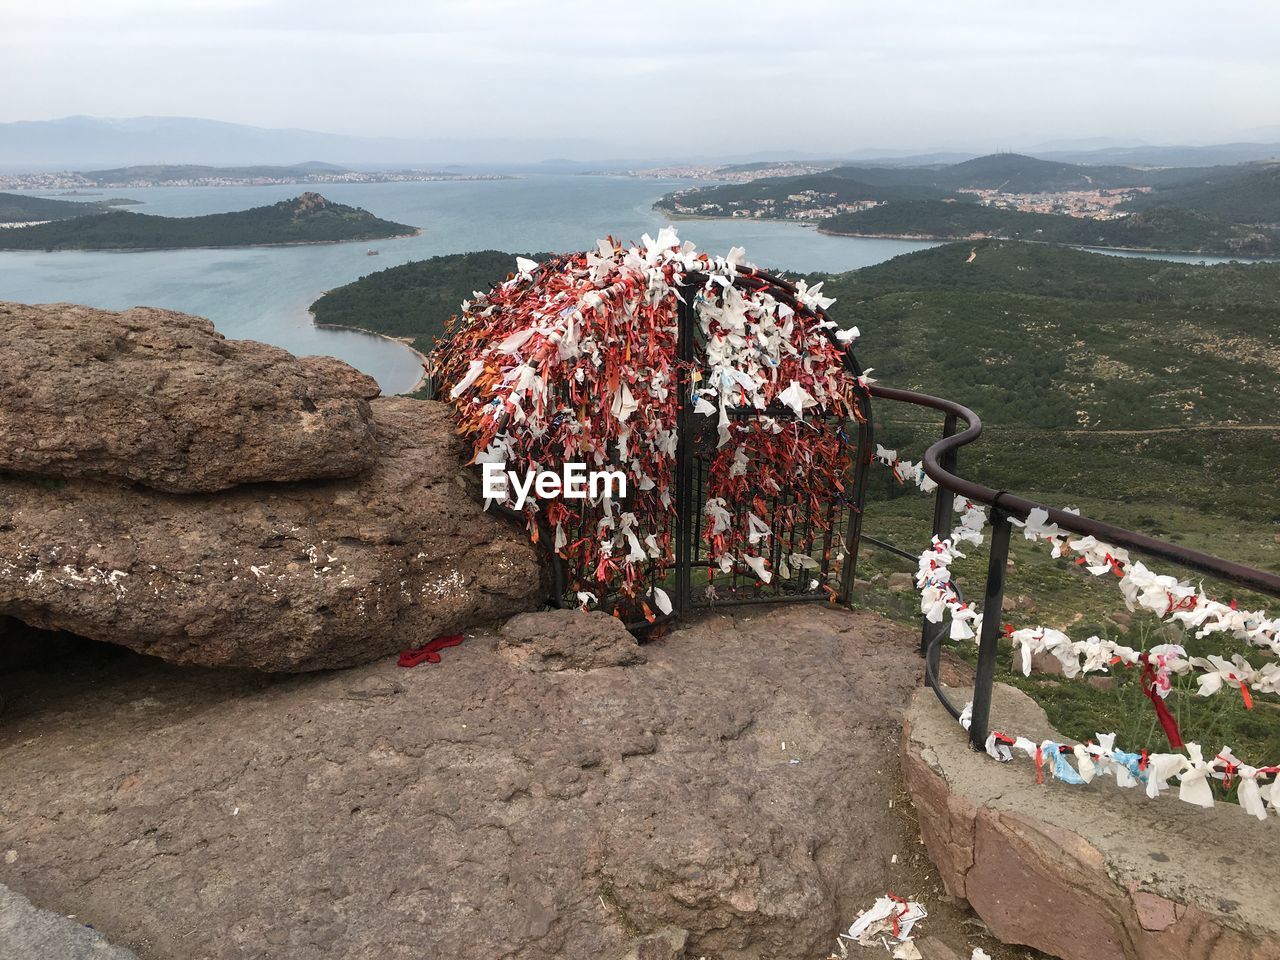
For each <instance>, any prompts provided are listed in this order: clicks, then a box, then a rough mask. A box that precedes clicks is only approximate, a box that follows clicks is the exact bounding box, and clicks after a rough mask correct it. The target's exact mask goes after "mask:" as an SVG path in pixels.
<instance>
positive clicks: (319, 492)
mask: <svg viewBox="0 0 1280 960" xmlns="http://www.w3.org/2000/svg"><path fill="white" fill-rule="evenodd" d="M373 410H374V421H375V424H376V428H377V442H378V444H379V447H380V451H381V454H380V456H379V457H378V460H377V464H376V466H375V467H374V468H373V469H372V470H370V471H368V472H366V473H364V474H362V475H360V476H359V477H356V478H354V479H350V480H335V481H327V482H323V483H298V484H260V485H253V486H240V487H236V488H234V489H232V490H228V491H225V492H223V493H218V494H205V495H172V494H161V493H156V492H155V491H151V490H147V489H144V488H140V487H137V486H136V485H126V484H121V483H117V482H111V481H98V480H89V479H74V480H67V481H65V482H62V483H59V484H50V483H48V482H45V481H43V480H39V479H34V478H33V479H22V478H17V477H9V478H7V479H6V480H5V481H4V482H3V483H0V517H5V518H8V519H7V520H6V521H5V522H4V523H0V614H8V615H10V616H14V617H17V618H18V619H20V620H22V621H24V622H26V623H29V624H33V625H35V626H39V627H47V628H51V629H65V630H70V631H72V632H73V633H76V634H78V635H80V636H85V637H91V638H95V639H100V640H106V641H110V642H112V643H119V644H122V645H124V646H127V647H130V648H132V649H134V650H137V651H139V652H142V653H147V654H152V655H154V656H158V657H162V658H164V659H166V660H170V661H172V662H176V663H193V664H203V665H209V666H244V667H253V668H255V669H259V670H287V671H294V670H314V669H319V668H324V667H336V666H344V665H348V664H353V663H360V662H366V661H368V660H371V659H374V658H377V657H379V656H382V655H385V654H388V653H392V652H394V651H395V650H399V649H403V648H406V647H411V646H417V645H420V644H422V643H426V642H427V641H428V640H430V639H432V638H433V637H434V636H436V635H437V634H440V633H456V632H458V631H459V630H461V629H463V628H466V627H468V626H470V625H474V624H477V623H483V622H487V621H490V620H494V619H497V618H501V617H505V616H510V615H511V614H513V613H518V612H520V611H524V610H529V609H533V608H535V607H537V606H539V605H540V604H541V603H542V601H543V598H544V597H545V592H544V590H545V588H544V587H543V585H542V578H543V571H542V568H541V564H540V562H539V559H538V556H537V553H536V550H535V547H534V546H533V545H532V544H531V543H530V542H529V539H528V536H527V535H526V534H525V532H524V531H523V530H521V529H519V527H518V526H516V525H514V524H511V523H509V522H507V521H505V520H501V519H498V518H497V517H494V516H491V515H485V514H483V513H482V512H481V510H480V507H479V505H478V503H477V501H476V499H475V498H474V497H473V496H471V495H470V493H469V491H468V488H467V486H466V485H467V484H468V483H474V482H475V478H474V476H473V471H469V470H467V468H465V467H463V466H462V463H463V462H464V460H465V455H464V453H463V450H462V445H461V442H460V441H459V440H458V439H457V438H456V437H455V436H454V431H453V427H452V423H451V421H450V420H449V415H448V411H447V409H446V408H445V407H444V405H442V404H437V403H431V402H424V401H416V400H408V399H379V400H376V401H374V403H373ZM472 492H473V491H472Z"/></svg>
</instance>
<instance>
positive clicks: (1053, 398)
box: [824, 241, 1280, 429]
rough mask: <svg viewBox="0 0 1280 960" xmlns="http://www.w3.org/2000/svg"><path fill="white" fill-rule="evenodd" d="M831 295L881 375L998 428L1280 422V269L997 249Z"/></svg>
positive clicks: (887, 275) (848, 277)
mask: <svg viewBox="0 0 1280 960" xmlns="http://www.w3.org/2000/svg"><path fill="white" fill-rule="evenodd" d="M971 256H972V260H971V259H970V257H971ZM824 290H825V291H827V292H829V294H830V295H831V296H834V297H836V298H837V306H836V308H835V316H836V318H837V319H839V320H841V322H845V323H857V324H858V325H859V326H860V327H861V328H862V329H863V331H864V332H865V336H864V338H863V340H862V341H861V344H860V351H859V352H860V355H861V356H862V359H863V362H864V363H867V364H869V365H871V366H874V367H875V368H876V370H877V372H878V375H879V376H882V377H883V378H884V379H885V380H886V381H887V382H890V383H893V384H894V385H896V386H906V387H912V388H917V389H923V390H926V391H928V392H932V393H938V394H940V395H942V396H946V397H949V398H951V399H954V400H958V401H960V402H962V403H966V404H968V405H969V406H972V407H973V408H974V409H975V410H978V411H979V412H980V413H981V415H982V417H983V419H984V420H986V421H988V422H989V423H993V424H1019V425H1024V426H1030V427H1037V428H1045V429H1068V428H1090V429H1152V428H1163V427H1177V426H1180V425H1210V424H1224V423H1227V424H1251V423H1268V424H1269V423H1280V416H1277V414H1276V411H1277V410H1280V377H1277V376H1276V373H1275V371H1276V369H1277V368H1278V367H1280V264H1273V263H1264V264H1256V265H1243V264H1229V265H1223V266H1215V267H1202V266H1196V265H1190V264H1174V263H1168V262H1165V261H1158V260H1142V259H1136V258H1122V257H1108V256H1104V255H1100V254H1091V253H1084V252H1081V251H1076V250H1070V249H1064V248H1060V247H1053V246H1048V245H1038V244H1036V245H1032V244H1022V243H1014V242H999V241H987V242H979V243H977V244H973V243H966V244H951V245H948V246H943V247H937V248H934V249H932V250H927V251H922V252H920V253H915V254H910V255H907V256H904V257H897V258H895V259H893V260H890V261H888V262H887V263H884V264H879V265H877V266H874V267H868V268H866V269H863V270H859V271H855V272H852V273H846V274H840V275H837V276H834V277H830V278H828V280H827V284H826V286H825V287H824Z"/></svg>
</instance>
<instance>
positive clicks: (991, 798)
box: [902, 684, 1280, 960]
mask: <svg viewBox="0 0 1280 960" xmlns="http://www.w3.org/2000/svg"><path fill="white" fill-rule="evenodd" d="M950 696H951V699H952V702H953V703H955V704H957V705H959V704H963V703H964V702H965V701H966V700H967V699H970V698H971V695H970V691H969V690H966V689H953V690H951V691H950ZM991 716H992V718H993V719H992V724H993V726H994V727H995V728H997V729H1001V730H1007V731H1009V732H1010V733H1011V734H1018V735H1021V736H1027V737H1030V738H1032V739H1033V740H1036V741H1037V742H1038V741H1040V740H1043V739H1051V740H1054V741H1055V742H1063V741H1064V740H1065V739H1067V738H1064V737H1062V736H1061V734H1058V733H1057V732H1056V731H1054V730H1053V728H1052V727H1051V726H1050V725H1049V722H1048V720H1047V718H1046V717H1045V714H1044V711H1043V710H1042V709H1041V708H1040V707H1039V706H1038V705H1037V704H1036V703H1035V702H1034V701H1032V700H1031V699H1030V698H1029V697H1027V696H1026V695H1025V694H1023V693H1021V692H1020V691H1018V690H1016V689H1014V688H1012V687H1008V686H1005V685H1003V684H997V685H996V693H995V697H994V699H993V703H992V710H991ZM902 764H903V773H904V779H905V780H906V783H907V786H908V788H909V789H910V791H911V796H912V800H913V801H914V803H915V807H916V811H917V813H918V815H919V818H920V829H921V834H922V835H923V837H924V840H925V844H926V846H927V848H928V850H929V855H930V857H931V858H932V859H933V861H934V863H935V864H937V866H938V868H939V870H940V872H941V874H942V879H943V882H944V883H945V885H946V888H947V890H948V892H949V893H950V894H951V895H952V896H954V897H959V898H963V899H965V900H967V901H968V902H969V904H970V905H971V906H972V907H973V909H974V910H976V911H977V913H978V915H979V916H981V917H982V919H983V920H984V921H985V922H986V924H987V926H988V927H989V928H990V929H991V932H992V933H993V934H994V935H995V936H997V937H999V938H1000V939H1001V940H1003V941H1004V942H1005V943H1013V944H1025V945H1027V946H1031V947H1035V948H1036V949H1038V950H1042V951H1044V952H1045V953H1048V954H1051V955H1053V956H1057V957H1063V958H1065V960H1134V958H1139V960H1168V958H1170V957H1177V958H1179V960H1209V958H1231V960H1246V958H1247V960H1277V958H1280V824H1277V823H1276V822H1275V821H1274V819H1272V820H1271V821H1269V822H1266V823H1263V822H1260V821H1258V820H1256V819H1254V818H1253V817H1250V816H1248V815H1247V814H1245V813H1244V812H1243V811H1242V810H1241V809H1240V808H1239V807H1237V806H1234V805H1232V804H1226V803H1218V804H1217V805H1215V806H1214V807H1213V808H1212V809H1203V808H1201V807H1196V806H1192V805H1191V804H1187V803H1183V802H1182V801H1181V800H1179V799H1178V798H1177V796H1176V794H1177V791H1176V785H1175V789H1174V790H1173V795H1170V794H1164V795H1162V796H1160V797H1157V798H1154V799H1148V798H1147V797H1146V795H1145V793H1144V792H1143V791H1142V790H1141V789H1139V788H1134V789H1127V790H1125V789H1120V788H1119V787H1117V786H1116V785H1115V782H1114V780H1111V779H1107V780H1105V781H1094V782H1093V783H1092V784H1090V785H1087V786H1072V785H1070V784H1064V783H1058V782H1056V781H1052V780H1051V778H1050V777H1049V776H1048V775H1047V774H1046V776H1045V781H1046V782H1045V783H1044V784H1037V782H1036V773H1035V767H1034V765H1032V764H1030V763H1029V762H1027V761H1025V760H1016V759H1015V760H1014V761H1013V762H1010V763H1004V764H1002V763H997V762H996V761H994V760H992V759H991V758H990V757H988V756H987V755H986V754H985V753H977V752H974V751H972V750H970V749H969V748H968V745H967V740H966V735H965V733H964V731H963V730H962V729H961V727H960V725H959V724H957V723H956V722H955V720H954V719H952V718H951V716H950V715H949V714H947V713H946V711H945V710H943V708H942V705H941V704H940V703H939V702H938V701H937V699H936V697H935V696H934V694H933V691H931V690H928V689H922V690H920V691H918V692H917V693H916V694H915V696H914V697H913V699H912V703H911V707H910V710H909V712H908V719H907V725H906V727H905V729H904V733H903V743H902Z"/></svg>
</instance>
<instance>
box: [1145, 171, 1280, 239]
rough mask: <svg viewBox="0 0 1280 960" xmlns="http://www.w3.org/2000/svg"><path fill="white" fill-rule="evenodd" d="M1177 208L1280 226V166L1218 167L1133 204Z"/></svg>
mask: <svg viewBox="0 0 1280 960" xmlns="http://www.w3.org/2000/svg"><path fill="white" fill-rule="evenodd" d="M1157 205H1160V206H1176V207H1181V208H1183V209H1185V210H1194V211H1197V212H1198V213H1202V214H1206V215H1208V216H1211V217H1217V218H1218V219H1220V220H1228V221H1231V222H1232V223H1258V224H1269V225H1272V226H1280V163H1270V164H1257V165H1253V164H1251V165H1248V166H1246V167H1215V168H1213V169H1211V170H1208V171H1205V172H1204V173H1203V174H1202V175H1200V176H1198V177H1196V178H1195V179H1194V180H1192V181H1191V182H1188V183H1180V184H1171V185H1169V186H1163V187H1157V188H1155V189H1154V190H1152V191H1151V193H1148V194H1140V195H1138V196H1137V197H1135V198H1134V199H1133V200H1132V201H1130V203H1129V207H1130V208H1132V209H1135V210H1146V209H1149V208H1150V207H1153V206H1157Z"/></svg>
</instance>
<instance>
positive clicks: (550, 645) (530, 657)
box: [498, 610, 645, 670]
mask: <svg viewBox="0 0 1280 960" xmlns="http://www.w3.org/2000/svg"><path fill="white" fill-rule="evenodd" d="M498 649H499V651H501V653H502V655H503V656H504V657H505V658H506V659H507V660H509V661H511V662H512V663H522V664H524V665H525V666H527V667H528V668H529V669H530V670H594V669H595V668H597V667H629V666H631V665H632V664H633V663H644V660H645V656H644V651H643V650H642V649H641V647H640V645H639V644H638V643H636V638H635V637H633V636H632V635H631V634H630V633H629V632H628V631H627V628H626V627H624V626H623V625H622V621H621V620H619V619H618V618H617V617H614V616H610V615H609V614H607V613H605V612H604V611H603V610H592V611H590V612H587V611H583V610H547V611H544V612H542V613H522V614H520V615H519V616H515V617H512V618H511V619H510V620H508V621H507V622H506V623H504V624H503V625H502V629H501V630H499V632H498Z"/></svg>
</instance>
